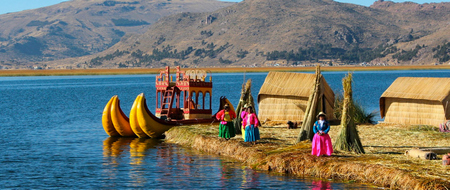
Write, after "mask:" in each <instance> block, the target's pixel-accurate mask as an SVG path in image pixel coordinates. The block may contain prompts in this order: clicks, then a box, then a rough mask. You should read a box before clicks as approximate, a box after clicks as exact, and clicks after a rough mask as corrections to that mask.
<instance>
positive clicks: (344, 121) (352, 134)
mask: <svg viewBox="0 0 450 190" xmlns="http://www.w3.org/2000/svg"><path fill="white" fill-rule="evenodd" d="M342 86H343V87H344V104H343V106H342V116H341V130H340V132H339V135H338V137H337V139H336V141H335V142H334V149H336V150H343V151H351V152H355V153H358V154H361V153H362V154H364V148H363V146H362V144H361V140H360V139H359V135H358V130H357V129H356V124H355V109H354V105H353V91H352V74H351V73H349V74H348V75H347V76H346V77H344V78H343V79H342Z"/></svg>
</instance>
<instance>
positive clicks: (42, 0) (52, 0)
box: [0, 0, 450, 14]
mask: <svg viewBox="0 0 450 190" xmlns="http://www.w3.org/2000/svg"><path fill="white" fill-rule="evenodd" d="M63 1H67V0H0V14H5V13H9V12H17V11H22V10H26V9H35V8H39V7H45V6H50V5H54V4H57V3H60V2H63ZM227 1H233V2H240V1H241V0H227ZM335 1H338V2H343V3H353V4H359V5H363V6H370V5H371V4H373V2H375V1H376V0H335ZM393 1H394V2H405V1H404V0H393ZM410 1H412V2H415V3H431V2H443V1H444V2H450V0H434V1H433V0H410Z"/></svg>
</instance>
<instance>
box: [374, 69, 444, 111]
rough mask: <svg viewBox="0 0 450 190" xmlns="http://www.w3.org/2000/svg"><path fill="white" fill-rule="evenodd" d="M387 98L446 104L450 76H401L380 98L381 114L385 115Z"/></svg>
mask: <svg viewBox="0 0 450 190" xmlns="http://www.w3.org/2000/svg"><path fill="white" fill-rule="evenodd" d="M386 98H401V99H412V100H428V101H438V102H441V103H442V104H443V106H445V104H446V102H447V101H449V99H450V78H425V77H399V78H397V79H396V80H395V81H394V82H393V83H392V84H391V86H389V88H388V89H387V90H386V91H384V93H383V94H382V95H381V98H380V114H381V117H384V115H385V110H384V104H385V99H386Z"/></svg>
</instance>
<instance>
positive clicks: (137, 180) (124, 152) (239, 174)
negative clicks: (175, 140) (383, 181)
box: [101, 137, 347, 189]
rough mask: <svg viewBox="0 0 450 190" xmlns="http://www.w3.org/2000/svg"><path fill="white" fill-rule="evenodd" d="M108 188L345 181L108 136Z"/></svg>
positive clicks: (315, 185) (319, 185)
mask: <svg viewBox="0 0 450 190" xmlns="http://www.w3.org/2000/svg"><path fill="white" fill-rule="evenodd" d="M103 160H104V162H103V172H102V180H101V181H102V184H101V187H102V188H106V189H122V188H125V189H129V188H133V189H142V188H163V189H172V188H175V189H185V188H187V189H192V188H205V189H265V188H277V189H286V188H287V187H288V188H290V187H296V188H308V189H332V188H334V189H342V188H347V187H343V186H342V185H341V184H336V183H330V182H328V181H310V180H308V179H298V178H295V177H289V176H283V175H281V176H270V175H268V174H267V173H261V172H258V171H255V170H252V169H250V168H247V167H245V166H241V165H238V164H236V163H235V162H233V161H230V160H226V159H223V158H219V157H217V156H214V155H208V154H204V153H201V152H198V151H195V150H191V149H184V148H181V147H179V146H177V145H174V144H168V143H164V141H161V140H155V139H142V138H141V139H140V138H115V137H109V138H107V139H105V140H104V141H103Z"/></svg>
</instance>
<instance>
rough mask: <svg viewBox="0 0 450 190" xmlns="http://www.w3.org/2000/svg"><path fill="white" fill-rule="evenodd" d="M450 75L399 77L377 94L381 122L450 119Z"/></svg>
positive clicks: (419, 122) (430, 122) (431, 122)
mask: <svg viewBox="0 0 450 190" xmlns="http://www.w3.org/2000/svg"><path fill="white" fill-rule="evenodd" d="M449 100H450V78H419V77H400V78H397V79H396V80H395V81H394V83H392V84H391V86H389V88H388V89H387V90H386V91H385V92H384V93H383V95H381V98H380V114H381V118H385V119H384V122H385V123H399V124H405V125H434V126H438V125H439V123H442V122H444V121H445V120H448V119H450V112H449V108H450V105H448V104H449Z"/></svg>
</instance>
